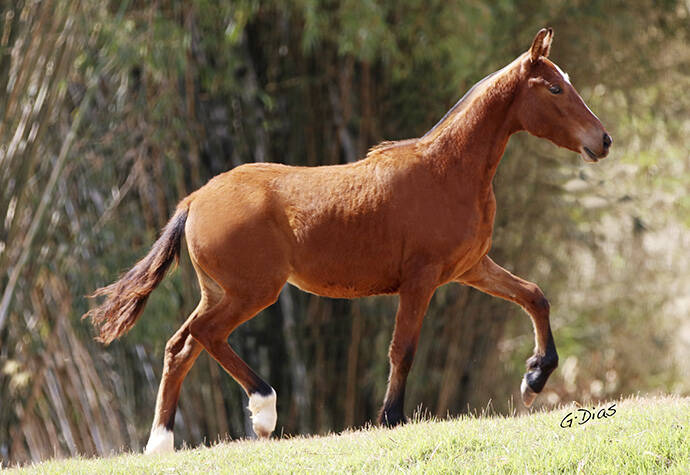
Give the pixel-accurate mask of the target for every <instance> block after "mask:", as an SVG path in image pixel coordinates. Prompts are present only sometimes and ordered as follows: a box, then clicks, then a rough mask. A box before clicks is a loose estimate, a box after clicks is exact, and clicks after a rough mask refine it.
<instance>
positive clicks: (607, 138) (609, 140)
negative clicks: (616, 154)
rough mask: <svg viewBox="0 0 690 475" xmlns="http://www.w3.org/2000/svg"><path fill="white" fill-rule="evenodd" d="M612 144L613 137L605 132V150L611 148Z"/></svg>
mask: <svg viewBox="0 0 690 475" xmlns="http://www.w3.org/2000/svg"><path fill="white" fill-rule="evenodd" d="M612 143H613V139H612V138H611V136H610V135H609V134H607V133H606V132H604V148H609V147H610V146H611V144H612Z"/></svg>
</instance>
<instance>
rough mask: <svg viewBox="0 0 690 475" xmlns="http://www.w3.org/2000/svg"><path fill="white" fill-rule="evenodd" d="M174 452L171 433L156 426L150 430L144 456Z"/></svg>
mask: <svg viewBox="0 0 690 475" xmlns="http://www.w3.org/2000/svg"><path fill="white" fill-rule="evenodd" d="M174 451H175V444H174V438H173V433H172V432H171V431H169V430H168V429H166V428H165V426H158V427H154V428H153V429H151V435H150V436H149V441H148V443H147V444H146V450H145V451H144V453H145V454H167V453H170V452H174Z"/></svg>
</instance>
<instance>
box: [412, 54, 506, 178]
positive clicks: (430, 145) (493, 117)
mask: <svg viewBox="0 0 690 475" xmlns="http://www.w3.org/2000/svg"><path fill="white" fill-rule="evenodd" d="M518 82H519V76H518V70H517V68H509V69H508V70H506V71H505V72H503V73H501V74H500V75H498V76H497V77H496V78H495V79H494V80H492V81H491V83H490V84H488V85H487V87H486V88H485V89H484V90H483V91H481V92H480V94H479V95H478V96H477V97H476V98H474V99H473V100H472V102H471V103H470V104H468V106H467V107H466V108H464V109H463V110H461V111H459V112H458V113H457V114H456V115H455V116H454V117H452V118H451V120H449V121H448V124H447V125H445V126H444V127H443V128H442V130H440V131H439V132H438V133H437V134H435V135H434V136H431V137H429V138H427V139H424V138H423V139H421V140H420V145H421V147H422V150H423V152H422V153H423V155H424V156H425V158H427V159H428V160H430V161H431V162H432V163H434V166H435V168H437V170H439V172H441V173H442V175H443V176H446V177H448V178H451V179H455V180H459V181H461V182H462V183H461V186H462V188H464V189H468V187H469V188H474V187H476V186H478V187H479V188H480V189H490V188H491V182H492V180H493V177H494V175H495V174H496V169H497V168H498V164H499V162H500V161H501V157H502V156H503V152H504V151H505V148H506V145H507V144H508V139H509V138H510V136H511V135H512V134H513V133H514V132H516V131H518V130H519V125H518V124H517V121H516V120H515V118H514V114H513V111H512V107H513V105H514V100H513V99H514V97H515V94H516V91H517V86H518Z"/></svg>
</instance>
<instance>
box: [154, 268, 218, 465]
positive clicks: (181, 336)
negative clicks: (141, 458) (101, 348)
mask: <svg viewBox="0 0 690 475" xmlns="http://www.w3.org/2000/svg"><path fill="white" fill-rule="evenodd" d="M192 263H193V264H194V268H195V270H196V272H197V277H198V280H199V285H200V287H201V300H200V302H199V305H198V306H197V307H196V309H195V310H194V311H193V312H192V313H191V314H190V316H189V317H188V318H187V320H186V321H185V322H184V324H183V325H182V326H181V327H180V329H179V330H178V331H177V332H176V333H175V334H174V335H173V336H172V338H170V340H168V343H167V344H166V345H165V357H164V360H163V374H162V376H161V382H160V386H159V387H158V396H157V397H156V409H155V412H154V417H153V424H152V426H151V434H150V435H149V440H148V443H147V444H146V449H145V453H147V454H151V453H166V452H172V451H174V437H173V427H174V425H175V412H176V409H177V402H178V400H179V398H180V390H181V388H182V382H183V381H184V378H185V377H186V376H187V373H188V372H189V370H190V369H191V368H192V366H193V365H194V362H195V361H196V359H197V357H198V356H199V354H200V353H201V351H202V350H203V349H204V348H203V346H202V345H201V343H199V342H198V341H197V340H195V339H194V337H193V336H192V334H191V332H190V328H189V327H190V325H191V322H192V321H194V319H195V318H197V316H198V315H201V314H205V313H208V312H209V311H210V309H212V308H214V307H215V306H217V305H218V303H219V302H220V301H221V300H222V298H223V295H224V293H223V291H222V289H220V287H219V286H218V285H217V284H216V283H215V282H214V281H213V280H211V279H210V278H209V277H208V276H207V275H206V274H205V273H204V272H203V271H201V270H200V269H199V267H198V266H197V265H196V264H195V263H194V261H192Z"/></svg>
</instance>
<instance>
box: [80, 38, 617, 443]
mask: <svg viewBox="0 0 690 475" xmlns="http://www.w3.org/2000/svg"><path fill="white" fill-rule="evenodd" d="M552 38H553V31H552V30H551V29H550V28H549V29H542V30H541V31H539V33H538V34H537V35H536V37H535V38H534V41H533V43H532V46H531V48H530V49H529V51H527V52H526V53H524V54H522V55H520V56H519V57H518V58H516V59H515V60H514V61H513V62H512V63H510V64H509V65H507V66H506V67H504V68H503V69H501V70H500V71H497V72H495V73H493V74H491V75H489V76H487V77H486V78H485V79H483V80H482V81H480V82H479V83H477V84H476V85H475V86H474V87H473V88H472V89H471V90H470V91H469V92H468V93H467V94H466V95H465V96H464V97H463V98H462V99H461V100H460V101H459V102H458V103H457V104H456V105H455V106H454V107H453V108H452V109H451V110H450V111H449V112H448V113H447V114H446V115H445V116H444V117H443V118H442V119H441V121H440V122H439V123H438V124H436V125H435V126H434V127H433V128H432V129H431V130H429V131H428V132H427V133H426V134H425V135H424V136H422V137H420V138H416V139H409V140H403V141H398V142H384V143H382V144H380V145H378V146H376V147H374V148H373V149H372V150H370V151H369V153H368V154H367V156H366V158H364V159H363V160H361V161H359V162H356V163H352V164H347V165H335V166H323V167H311V168H309V167H291V166H284V165H279V164H267V163H266V164H264V163H262V164H258V163H255V164H247V165H242V166H239V167H237V168H235V169H233V170H231V171H229V172H226V173H222V174H220V175H218V176H216V177H215V178H213V179H211V180H210V181H209V182H208V183H207V184H206V185H204V186H203V187H202V188H200V189H199V190H197V191H195V192H194V193H192V194H191V195H189V196H187V197H186V198H184V199H183V200H182V201H181V202H180V204H179V205H178V207H177V211H176V212H175V214H174V215H173V217H172V218H171V219H170V222H169V223H168V224H167V225H166V226H165V228H164V229H163V231H162V234H161V237H160V238H159V239H158V240H157V241H156V242H155V243H154V245H153V248H152V249H151V251H150V252H149V253H148V254H147V255H146V256H145V257H144V258H143V259H142V260H141V261H140V262H138V263H137V264H136V265H135V266H134V267H133V268H132V269H131V270H130V271H129V272H127V273H126V274H124V275H123V276H122V277H121V278H120V280H118V281H117V282H115V283H114V284H111V285H109V286H107V287H104V288H101V289H99V290H97V291H96V292H95V294H94V295H102V296H105V301H104V302H103V303H102V304H101V305H100V306H98V307H96V308H93V309H92V310H90V311H89V312H88V313H87V314H86V315H85V316H90V317H91V318H92V320H93V323H94V324H95V325H96V326H97V327H98V329H99V333H100V336H99V340H100V341H102V342H104V343H106V344H107V343H110V342H111V341H113V340H114V339H115V338H117V337H119V336H121V335H122V334H123V333H125V332H126V331H127V330H129V329H130V328H131V327H132V326H133V325H134V323H135V321H136V319H137V318H138V317H139V315H140V314H141V312H142V310H143V308H144V305H145V303H146V300H147V298H148V296H149V294H150V293H151V292H152V291H153V289H154V288H155V287H156V286H157V285H158V284H159V283H160V281H161V280H162V279H163V277H164V275H165V273H166V271H167V269H168V267H169V266H170V264H171V263H172V262H173V260H175V259H176V258H177V257H178V255H179V250H180V243H181V239H182V236H183V235H184V236H185V237H186V240H187V247H188V249H189V255H190V258H191V260H192V264H193V265H194V268H195V270H196V273H197V277H198V280H199V285H200V287H201V299H200V301H199V304H198V306H197V307H196V309H195V310H194V311H193V312H192V314H191V315H190V316H189V317H188V318H187V320H186V321H185V323H184V324H183V325H182V327H181V328H180V329H179V330H178V331H177V333H175V335H173V337H172V338H171V339H170V340H169V341H168V343H167V345H166V348H165V361H164V369H163V376H162V379H161V383H160V388H159V390H158V397H157V401H156V409H155V414H154V418H153V427H152V429H151V435H150V438H149V442H148V444H147V447H146V452H149V453H150V452H164V451H171V450H173V432H172V431H173V424H174V420H175V409H176V406H177V401H178V397H179V394H180V387H181V385H182V381H183V379H184V378H185V375H186V374H187V372H188V371H189V369H190V368H191V366H192V364H193V363H194V360H195V359H196V358H197V356H198V355H199V353H201V351H202V350H204V349H205V350H206V351H208V352H209V353H210V354H211V355H212V356H213V357H214V358H215V359H216V360H217V361H218V363H220V364H221V365H222V366H223V368H224V369H225V370H226V371H227V372H228V373H229V374H230V375H231V376H232V377H233V378H234V379H235V380H237V382H239V383H240V385H242V387H243V388H244V390H245V391H246V393H247V395H248V396H249V409H250V411H251V414H252V423H253V428H254V431H255V432H256V433H257V434H258V435H259V436H264V437H268V436H269V435H270V434H271V433H272V432H273V430H274V429H275V425H276V419H277V414H276V393H275V391H274V390H273V388H272V387H271V386H270V385H269V384H267V383H266V382H265V381H264V380H263V379H261V378H260V377H259V376H258V375H257V374H256V373H255V372H254V371H253V370H252V369H251V368H250V367H249V366H248V365H247V364H246V363H245V362H244V361H242V359H241V358H240V357H239V356H238V355H237V354H235V352H234V351H233V350H232V348H231V347H230V345H229V344H228V336H229V335H230V333H232V331H233V330H234V329H235V328H237V327H238V326H239V325H241V324H242V323H243V322H246V321H247V320H249V319H250V318H252V317H254V316H255V315H256V314H257V313H259V311H261V310H262V309H264V308H265V307H267V306H269V305H271V304H272V303H274V302H275V301H276V300H277V298H278V295H279V293H280V291H281V289H282V288H283V285H284V284H285V283H286V282H289V283H291V284H293V285H295V286H297V287H299V288H301V289H303V290H305V291H307V292H311V293H314V294H318V295H323V296H328V297H336V298H356V297H365V296H370V295H378V294H399V296H400V299H399V304H398V311H397V315H396V317H395V318H396V319H395V329H394V331H393V338H392V342H391V345H390V351H389V357H390V377H389V382H388V388H387V390H386V395H385V398H384V402H383V407H382V409H381V412H380V415H379V422H380V423H381V424H384V425H387V426H394V425H396V424H398V423H400V422H403V421H404V420H405V416H404V413H403V399H404V393H405V382H406V379H407V375H408V373H409V371H410V367H411V366H412V362H413V359H414V355H415V350H416V348H417V340H418V338H419V333H420V329H421V327H422V320H423V319H424V314H425V312H426V309H427V306H428V304H429V301H430V299H431V297H432V295H433V293H434V291H435V290H436V289H437V288H438V287H439V286H441V285H444V284H446V283H449V282H458V283H461V284H465V285H469V286H472V287H474V288H477V289H479V290H481V291H483V292H486V293H488V294H491V295H495V296H497V297H501V298H503V299H507V300H510V301H512V302H515V303H517V304H518V305H520V306H521V307H522V308H523V309H524V310H525V311H526V312H527V313H528V314H529V315H530V317H531V319H532V323H533V324H534V331H535V349H534V354H533V356H532V357H530V358H529V359H528V360H527V371H526V373H525V375H524V377H523V379H522V384H521V393H522V399H523V401H524V403H525V404H526V405H527V406H529V405H530V404H531V403H532V402H533V400H534V398H535V397H536V395H537V394H538V393H539V392H540V391H541V390H542V389H543V387H544V384H545V383H546V380H547V379H548V377H549V375H550V374H551V372H552V371H553V370H554V369H555V368H556V366H557V364H558V356H557V354H556V347H555V345H554V341H553V337H552V335H551V329H550V324H549V303H548V301H547V300H546V298H545V297H544V294H543V293H542V291H541V290H540V289H539V287H538V286H537V285H536V284H533V283H531V282H528V281H526V280H523V279H521V278H519V277H517V276H515V275H513V274H511V273H510V272H508V271H507V270H505V269H503V268H502V267H500V266H499V265H497V264H496V263H494V261H492V260H491V258H490V257H489V256H488V252H489V250H490V248H491V235H492V232H493V225H494V214H495V210H496V201H495V197H494V192H493V187H492V179H493V177H494V174H495V172H496V168H497V166H498V163H499V161H500V159H501V157H502V155H503V152H504V150H505V147H506V144H507V143H508V139H509V137H510V136H511V135H512V134H513V133H515V132H518V131H520V130H526V131H528V132H530V133H531V134H533V135H536V136H538V137H543V138H546V139H548V140H550V141H551V142H553V143H555V144H556V145H558V146H560V147H565V148H567V149H569V150H572V151H574V152H577V153H580V154H581V155H582V157H583V158H584V160H586V161H588V162H596V161H598V160H599V159H601V158H603V157H605V156H606V155H607V154H608V151H609V147H610V145H611V137H610V136H609V135H608V133H607V132H606V130H605V129H604V127H603V126H602V124H601V122H600V121H599V119H597V117H596V116H595V115H594V114H593V113H592V112H591V111H590V110H589V109H588V108H587V106H586V105H585V103H584V102H583V101H582V99H581V98H580V96H579V95H578V93H577V91H575V88H574V87H573V86H572V84H571V83H570V81H569V78H568V75H567V74H565V73H564V72H563V71H561V69H560V68H558V66H556V65H555V64H554V63H552V62H551V61H550V60H549V59H548V55H549V49H550V47H551V40H552Z"/></svg>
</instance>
